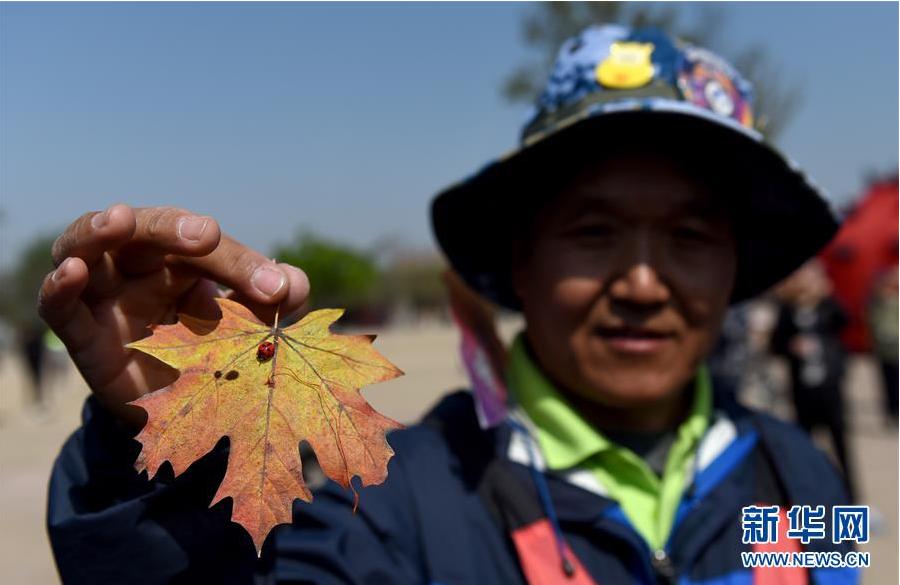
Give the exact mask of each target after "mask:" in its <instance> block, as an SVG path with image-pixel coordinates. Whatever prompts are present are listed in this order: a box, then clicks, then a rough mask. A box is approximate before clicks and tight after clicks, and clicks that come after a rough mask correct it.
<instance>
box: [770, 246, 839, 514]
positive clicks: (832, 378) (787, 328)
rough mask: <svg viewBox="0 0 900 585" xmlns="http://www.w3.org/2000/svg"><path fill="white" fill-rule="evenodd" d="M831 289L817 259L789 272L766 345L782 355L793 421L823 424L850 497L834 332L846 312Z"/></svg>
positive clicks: (811, 425)
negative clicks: (795, 417) (828, 434)
mask: <svg viewBox="0 0 900 585" xmlns="http://www.w3.org/2000/svg"><path fill="white" fill-rule="evenodd" d="M831 290H832V289H831V282H830V281H829V280H828V276H827V275H826V274H825V271H824V269H823V267H822V264H821V263H820V262H819V261H818V260H810V261H809V262H807V263H806V264H804V265H803V266H802V267H801V268H800V269H799V270H797V272H795V273H794V274H792V275H791V276H790V277H789V278H788V279H787V281H786V282H785V283H784V284H782V285H781V286H780V287H779V290H778V296H779V297H780V298H781V301H782V302H781V305H780V307H779V313H778V321H777V323H776V325H775V330H774V331H773V332H772V341H771V348H772V351H773V352H774V353H776V354H778V355H782V356H785V357H786V358H787V361H788V366H789V370H790V380H791V396H792V398H793V403H794V410H795V412H796V416H797V423H798V424H799V425H800V426H801V427H803V429H805V430H806V432H808V433H812V432H813V430H814V429H817V428H819V427H824V428H826V429H827V430H828V432H829V433H830V434H831V439H832V444H833V446H834V451H835V454H836V456H837V459H838V461H839V462H840V464H841V468H842V470H843V473H844V478H845V480H846V482H847V486H848V491H849V492H850V495H851V498H852V497H853V495H854V494H855V490H854V489H853V485H854V481H853V467H852V465H851V461H850V454H849V451H848V447H847V436H846V432H847V425H846V412H845V408H846V406H845V405H846V402H845V401H844V397H843V382H844V374H845V373H846V370H847V351H846V349H845V348H844V346H843V343H842V342H841V337H840V336H841V332H842V330H843V329H844V327H845V326H846V324H847V317H846V314H845V313H844V310H843V309H842V308H841V306H840V305H839V304H838V303H837V301H835V300H834V299H833V298H832V297H831Z"/></svg>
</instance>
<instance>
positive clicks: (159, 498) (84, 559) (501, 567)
mask: <svg viewBox="0 0 900 585" xmlns="http://www.w3.org/2000/svg"><path fill="white" fill-rule="evenodd" d="M716 409H717V410H716V412H717V416H718V417H719V419H717V422H715V424H712V426H711V428H710V431H709V432H708V433H707V436H706V438H704V442H703V443H701V447H700V449H701V452H700V454H699V455H698V458H697V460H698V465H697V468H696V471H695V473H694V475H693V482H692V485H691V486H690V488H689V489H688V490H687V492H686V494H685V497H684V499H683V501H682V504H681V507H680V509H679V512H678V515H677V518H676V524H675V527H674V529H673V532H672V536H671V537H670V540H669V543H668V544H667V546H666V550H665V551H664V553H660V552H657V553H656V554H654V553H653V552H652V551H650V550H649V549H648V548H647V545H646V544H645V542H644V541H643V539H642V538H641V537H640V536H639V535H638V533H637V532H636V531H635V530H634V529H633V528H632V527H631V526H630V525H629V524H628V521H627V519H626V518H625V516H624V514H622V512H621V509H620V508H619V507H618V506H617V505H616V503H615V502H614V501H612V500H610V499H608V498H606V497H604V496H603V495H602V494H600V493H594V492H593V491H591V490H590V489H585V487H582V486H579V485H578V484H579V482H577V481H573V479H572V478H570V477H562V476H558V475H554V474H551V473H547V474H543V475H542V477H543V478H544V480H545V482H546V484H545V485H546V487H547V488H548V490H549V495H550V499H551V500H552V506H553V508H554V509H555V513H556V516H557V517H558V522H559V526H560V527H561V529H562V534H563V536H564V538H565V541H566V543H567V544H568V546H569V547H571V550H572V551H573V552H574V554H575V555H577V558H578V560H579V561H580V563H581V565H582V566H583V567H584V568H585V569H586V570H587V571H588V572H589V573H590V575H591V576H592V577H593V579H594V580H595V582H596V583H598V584H600V585H610V584H613V585H618V584H628V583H641V584H651V583H678V584H679V585H691V584H696V585H719V584H721V585H743V584H746V585H750V583H751V582H752V572H751V571H750V570H749V569H744V568H743V567H742V565H741V558H740V552H741V551H746V550H750V545H744V544H741V540H742V539H741V537H742V531H741V524H740V513H741V512H740V511H741V508H742V507H743V506H746V505H751V504H756V503H760V502H763V503H769V504H780V505H785V506H786V505H789V504H810V505H817V504H823V505H825V506H826V508H827V509H830V507H831V506H832V505H835V504H840V503H846V501H845V495H844V489H843V487H842V482H841V481H840V479H839V476H838V475H837V473H836V472H835V470H834V468H833V467H832V466H831V464H830V463H829V462H828V461H827V460H826V458H825V457H824V456H823V455H822V454H821V453H820V452H819V451H817V450H816V449H815V448H814V447H813V446H812V444H811V442H810V441H809V439H808V438H807V437H806V436H805V435H804V434H803V433H802V432H801V431H799V430H797V429H796V428H794V427H793V426H791V425H788V424H785V423H782V422H779V421H777V420H775V419H773V418H771V417H768V416H764V415H760V414H757V413H753V412H751V411H748V410H746V409H743V408H741V407H739V406H737V405H734V404H726V405H721V404H717V405H716ZM83 420H84V424H83V426H82V427H81V428H79V429H78V430H77V431H76V432H75V433H74V434H73V435H72V437H71V438H70V439H69V440H68V442H67V443H66V444H65V445H64V447H63V449H62V452H61V453H60V455H59V458H58V459H57V461H56V463H55V466H54V469H53V474H52V478H51V482H50V493H49V506H48V529H49V533H50V539H51V543H52V547H53V552H54V555H55V558H56V562H57V566H58V568H59V571H60V574H61V576H62V578H63V580H64V582H65V583H129V584H140V583H316V584H322V585H326V584H332V583H354V584H356V583H360V584H362V583H366V584H379V585H382V584H383V585H388V584H395V583H396V584H442V585H453V584H463V583H477V584H487V583H503V584H507V583H509V584H516V583H524V582H525V580H524V577H523V572H522V569H521V567H520V564H519V559H518V557H517V554H516V549H515V547H514V546H513V545H512V544H511V540H510V535H509V533H508V531H507V530H506V529H505V528H504V526H503V524H502V522H500V521H499V520H498V515H497V513H496V508H495V506H493V505H492V503H491V498H490V497H489V496H486V495H485V489H484V484H485V476H486V475H490V474H487V473H486V472H485V470H486V469H487V468H488V467H489V464H490V463H491V462H492V461H501V462H503V464H504V465H505V468H506V469H507V471H508V473H507V476H506V479H505V480H504V482H505V483H506V485H507V488H509V487H510V486H512V487H513V488H514V492H515V493H522V494H527V493H529V492H530V491H531V490H533V489H534V483H535V482H534V481H533V476H532V473H533V471H532V470H530V469H529V467H528V465H525V464H523V463H521V462H519V461H518V460H517V457H516V455H515V449H513V448H512V447H513V443H514V435H515V432H517V431H515V430H514V429H513V428H512V427H510V426H504V427H501V428H499V429H497V430H494V431H490V432H484V431H481V430H480V428H479V427H478V423H477V420H476V417H475V413H474V408H473V403H472V399H471V397H470V395H469V394H468V393H466V392H457V393H454V394H451V395H448V396H447V397H445V398H444V400H443V401H442V402H441V403H440V404H439V405H438V406H437V407H436V408H435V409H434V410H433V411H432V412H431V413H430V414H428V415H427V416H426V418H425V419H424V421H423V422H422V423H421V424H419V425H416V426H413V427H410V428H408V429H405V430H401V431H397V432H395V433H393V434H391V435H390V436H389V441H390V443H391V445H392V447H393V448H394V450H395V452H396V456H395V457H394V458H393V459H392V460H391V462H390V465H389V475H388V479H387V481H386V482H385V483H384V484H383V485H380V486H374V487H369V488H365V489H364V490H362V491H361V502H360V507H359V510H358V512H357V513H356V514H355V515H354V514H353V512H352V498H351V497H350V496H349V494H348V493H346V492H344V491H343V490H341V489H340V488H338V487H336V486H335V485H333V484H327V485H326V486H325V487H323V488H322V489H320V490H318V491H317V493H316V495H315V501H314V503H313V504H305V503H302V502H298V503H297V504H296V505H295V507H294V519H293V524H291V525H284V526H280V527H278V528H277V529H276V530H275V531H274V532H273V535H272V536H270V537H269V538H268V539H267V541H266V545H265V547H264V548H263V553H262V556H261V558H260V559H257V557H256V554H255V550H254V547H253V545H252V543H251V541H250V538H249V536H248V535H247V534H246V533H245V532H244V531H243V529H242V528H241V527H239V526H238V525H236V524H233V523H231V522H230V521H229V515H230V509H229V507H230V504H229V502H228V500H225V501H223V502H220V503H219V504H217V505H216V506H214V507H212V508H209V507H208V504H209V502H210V501H211V499H212V496H213V494H214V493H215V491H216V487H217V486H218V484H219V482H220V480H221V479H222V477H223V475H224V471H225V465H226V460H227V452H228V449H227V440H224V439H223V441H221V442H220V443H219V444H218V445H217V447H216V448H215V449H214V450H213V451H212V452H211V453H210V454H208V455H207V456H205V457H204V458H202V459H201V460H199V461H198V462H197V463H195V464H194V465H193V466H192V467H191V468H189V469H188V470H187V471H186V472H185V473H184V474H182V475H181V476H180V477H178V478H177V479H173V477H172V473H171V468H169V467H168V465H166V466H164V467H163V469H162V470H161V471H160V473H159V474H158V476H157V477H156V478H154V479H153V480H152V481H148V480H147V478H146V475H143V474H142V475H138V474H137V473H135V471H134V470H133V467H132V465H133V462H134V460H135V457H136V455H137V453H138V451H139V445H138V444H137V443H136V442H135V441H133V440H132V439H131V438H130V435H129V434H128V433H127V432H126V431H125V430H124V429H123V428H121V427H119V426H118V424H117V423H116V422H115V421H114V420H113V419H112V418H111V416H110V415H109V414H108V413H107V412H106V411H105V410H104V409H103V408H102V407H101V406H99V404H98V403H97V402H96V401H95V400H94V399H93V398H90V399H88V401H87V403H86V405H85V409H84V414H83ZM507 491H508V490H507ZM829 515H830V514H829ZM829 530H830V527H829ZM829 534H830V532H829ZM806 550H813V551H817V550H823V551H824V550H840V551H844V550H848V547H847V546H846V544H844V545H833V544H831V543H830V539H826V540H822V541H813V542H812V543H810V544H809V545H807V546H806ZM857 575H858V572H857V571H855V570H850V569H816V570H813V571H811V574H810V578H811V582H814V583H817V584H819V585H830V584H838V583H840V584H844V583H855V582H856V578H857Z"/></svg>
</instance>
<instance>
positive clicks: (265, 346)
mask: <svg viewBox="0 0 900 585" xmlns="http://www.w3.org/2000/svg"><path fill="white" fill-rule="evenodd" d="M274 356H275V344H274V343H272V342H271V341H263V342H262V343H260V344H259V347H257V348H256V359H257V360H259V361H260V363H262V362H267V361H269V360H270V359H272V358H273V357H274Z"/></svg>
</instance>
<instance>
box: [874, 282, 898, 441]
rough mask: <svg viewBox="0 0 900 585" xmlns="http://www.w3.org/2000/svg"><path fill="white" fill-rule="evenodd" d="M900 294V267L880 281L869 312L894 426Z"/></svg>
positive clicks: (887, 414) (886, 406)
mask: <svg viewBox="0 0 900 585" xmlns="http://www.w3.org/2000/svg"><path fill="white" fill-rule="evenodd" d="M897 295H898V290H897V267H896V266H894V267H893V268H890V269H888V270H887V271H886V272H884V273H883V274H881V275H880V276H879V277H878V278H877V279H876V281H875V286H874V287H873V291H872V295H871V297H870V301H869V305H868V307H867V311H866V318H867V319H868V322H869V334H870V336H871V338H872V353H873V355H874V357H875V359H877V360H878V365H879V367H880V371H881V387H882V391H883V392H884V414H885V421H886V422H887V423H888V424H889V425H894V426H896V425H897V401H898V396H897V395H898V379H897V378H898V376H897V349H898V348H897V328H898V319H900V315H898V310H897V304H898V297H897Z"/></svg>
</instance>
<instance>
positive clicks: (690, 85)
mask: <svg viewBox="0 0 900 585" xmlns="http://www.w3.org/2000/svg"><path fill="white" fill-rule="evenodd" d="M686 55H687V60H686V63H685V65H686V66H685V67H684V69H682V70H681V71H680V72H679V74H678V88H679V89H680V90H681V93H682V94H683V95H684V98H685V99H686V100H687V101H689V102H691V103H693V104H694V105H697V106H700V107H702V108H706V109H708V110H712V111H713V112H715V113H717V114H719V115H721V116H726V117H728V118H732V119H734V120H736V121H737V122H739V123H740V124H741V125H742V126H744V127H745V128H752V127H753V114H752V111H751V108H750V104H749V100H748V99H747V97H748V96H747V95H745V92H744V91H742V89H741V87H740V78H739V77H738V76H737V73H736V72H734V71H733V70H732V68H731V66H730V65H728V64H727V63H725V62H724V61H723V60H722V59H720V58H718V57H717V56H714V55H711V54H710V53H709V52H708V51H703V50H698V49H695V48H693V47H691V48H689V49H688V50H687V51H686Z"/></svg>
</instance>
